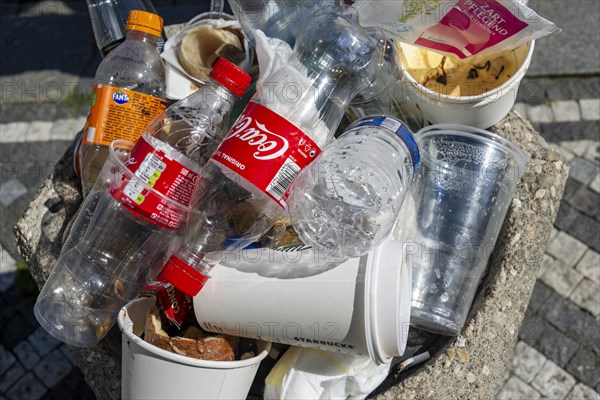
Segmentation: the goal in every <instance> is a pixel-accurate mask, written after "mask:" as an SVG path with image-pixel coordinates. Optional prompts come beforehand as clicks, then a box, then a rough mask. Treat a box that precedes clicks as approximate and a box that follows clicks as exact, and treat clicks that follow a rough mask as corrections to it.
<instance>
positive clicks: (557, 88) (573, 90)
mask: <svg viewBox="0 0 600 400" xmlns="http://www.w3.org/2000/svg"><path fill="white" fill-rule="evenodd" d="M535 81H541V82H542V84H543V86H544V88H545V90H546V93H547V95H548V99H550V100H577V99H595V98H598V97H600V78H598V77H581V76H578V77H572V78H553V79H541V80H540V79H535Z"/></svg>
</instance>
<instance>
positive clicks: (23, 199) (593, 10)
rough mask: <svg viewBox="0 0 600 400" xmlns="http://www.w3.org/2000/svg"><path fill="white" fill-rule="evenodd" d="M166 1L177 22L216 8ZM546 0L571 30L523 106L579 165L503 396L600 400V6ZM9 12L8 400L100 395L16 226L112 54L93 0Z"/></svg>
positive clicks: (551, 44) (4, 266)
mask: <svg viewBox="0 0 600 400" xmlns="http://www.w3.org/2000/svg"><path fill="white" fill-rule="evenodd" d="M153 2H154V4H155V5H156V6H157V8H158V9H159V13H160V14H161V15H163V17H164V18H165V22H166V23H167V24H171V23H177V22H183V21H185V20H187V19H189V18H191V17H192V16H194V15H196V14H198V13H200V12H201V11H202V10H203V6H202V5H201V4H202V3H203V2H201V1H191V0H186V1H181V0H177V1H175V0H173V1H157V0H154V1H153ZM529 3H530V4H532V3H533V2H532V1H530V2H529ZM534 5H535V6H536V7H535V8H536V10H537V11H538V12H539V13H540V14H541V15H543V16H544V17H546V18H548V19H550V20H552V21H553V22H555V23H556V24H557V25H559V26H560V27H561V28H563V32H562V33H559V34H555V35H553V36H551V37H548V38H544V39H542V40H540V41H538V43H536V51H535V53H534V59H533V63H532V66H531V69H530V71H529V73H528V75H527V79H526V80H525V81H524V82H523V84H522V86H521V89H520V93H519V99H518V103H517V104H516V106H515V109H516V110H517V112H519V113H520V114H521V115H522V116H523V117H526V118H528V119H529V120H530V121H531V122H532V123H533V125H534V127H535V128H536V129H537V130H538V132H540V133H541V134H542V136H543V137H544V138H545V139H546V140H547V141H548V142H550V143H553V144H555V145H557V146H558V147H559V148H560V149H561V151H562V152H563V154H564V155H565V157H566V158H567V160H568V162H569V164H570V166H571V172H570V177H569V180H568V181H567V187H566V189H565V194H564V198H563V201H562V203H561V207H560V210H559V214H558V217H557V219H556V222H555V231H554V232H553V237H552V239H551V241H550V245H549V247H548V250H547V252H546V255H545V257H544V262H543V264H542V267H541V269H540V275H539V279H538V282H537V283H536V287H535V289H534V292H533V295H532V298H531V302H530V304H529V308H528V310H527V313H526V319H525V321H524V322H523V325H522V327H521V332H520V335H519V337H520V339H521V340H520V341H519V343H518V344H517V347H516V349H515V357H514V359H513V362H512V367H511V368H510V370H509V371H507V381H506V383H505V385H504V386H503V388H502V390H501V391H500V393H499V394H498V399H511V400H513V399H537V398H549V399H600V394H599V393H600V253H599V252H600V39H599V38H600V28H598V25H597V21H599V20H600V2H598V1H597V0H577V1H570V2H558V1H551V0H547V1H540V2H538V3H535V4H534ZM204 7H206V5H205V6H204ZM0 15H1V17H0V22H1V23H0V37H1V38H2V40H1V41H0V52H1V53H2V54H3V55H4V56H3V57H2V58H0V88H1V89H0V142H1V145H0V168H1V176H0V217H1V223H0V244H1V248H0V254H1V264H0V326H2V330H1V331H0V400H4V399H11V400H17V399H19V400H21V399H26V400H29V399H32V400H35V399H54V398H57V399H58V398H60V399H61V400H66V399H70V398H73V399H93V398H94V395H93V393H92V392H91V390H90V389H89V388H88V387H87V385H86V384H85V381H84V380H83V377H82V375H81V373H80V372H79V370H78V369H77V367H76V366H74V364H73V362H72V359H71V355H70V353H69V350H68V348H67V346H66V345H64V344H61V343H60V342H57V341H56V340H54V339H52V338H51V337H50V336H49V335H48V334H46V332H45V331H44V330H43V329H41V328H40V327H39V325H38V324H37V322H36V320H35V318H34V316H33V313H32V307H33V303H34V302H35V296H36V294H37V290H36V288H35V286H34V285H33V283H32V281H31V279H30V277H29V276H28V272H27V266H26V265H24V263H22V262H21V261H20V259H19V256H18V253H17V251H16V247H15V239H14V234H13V233H12V227H13V226H14V224H15V223H16V221H17V220H18V219H19V218H20V216H21V215H22V213H23V211H24V210H25V208H26V206H27V204H28V203H29V201H30V200H31V199H32V198H33V196H34V195H35V193H36V191H37V189H38V187H39V185H40V183H41V182H42V181H43V179H44V178H45V177H46V176H47V175H48V174H49V173H50V172H51V170H52V167H53V166H54V163H55V162H56V160H57V159H58V158H59V157H60V156H61V155H62V153H63V152H64V151H65V149H66V148H67V145H68V143H69V142H70V141H71V140H72V139H73V136H74V134H75V132H77V131H78V130H79V129H80V128H81V127H82V126H83V123H84V120H85V115H86V112H87V104H86V100H85V96H84V94H85V93H89V89H90V87H91V86H90V85H91V81H92V77H93V74H94V72H95V70H96V67H97V65H98V63H99V61H100V57H99V56H98V51H97V49H96V47H95V42H94V39H93V35H92V31H91V27H90V25H89V16H88V14H87V9H86V8H85V3H83V2H74V1H73V2H57V1H46V2H25V1H22V2H18V1H17V2H3V3H0ZM64 26H67V27H68V33H65V32H67V31H65V29H64ZM582 35H583V37H585V38H586V39H585V40H582V39H581V38H582ZM42 40H43V45H41V44H40V43H42ZM86 91H87V92H86Z"/></svg>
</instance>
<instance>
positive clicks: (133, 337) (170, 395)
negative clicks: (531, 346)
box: [118, 297, 271, 399]
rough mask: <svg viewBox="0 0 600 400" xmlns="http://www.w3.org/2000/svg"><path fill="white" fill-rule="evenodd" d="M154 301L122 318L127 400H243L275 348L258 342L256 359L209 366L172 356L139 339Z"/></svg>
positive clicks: (143, 301) (137, 303) (135, 304)
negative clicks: (272, 348) (258, 371)
mask: <svg viewBox="0 0 600 400" xmlns="http://www.w3.org/2000/svg"><path fill="white" fill-rule="evenodd" d="M154 304H155V299H154V298H153V297H148V298H140V299H137V300H134V301H132V302H130V303H128V304H127V305H126V306H125V307H123V308H122V309H121V311H120V312H119V317H118V323H119V327H120V328H121V331H122V335H123V336H122V337H123V340H122V350H123V352H122V384H121V398H123V399H244V398H246V396H247V395H248V392H249V391H250V386H251V385H252V381H253V380H254V376H255V375H256V371H257V370H258V367H259V365H260V362H261V361H262V360H263V359H264V358H265V357H266V356H267V354H268V352H269V350H270V349H271V344H270V343H268V342H264V341H257V349H258V352H259V353H258V355H256V356H254V357H251V358H248V359H244V360H239V361H205V360H198V359H195V358H191V357H187V356H183V355H179V354H176V353H171V352H169V351H166V350H163V349H160V348H158V347H156V346H153V345H151V344H150V343H147V342H146V341H144V339H142V338H141V337H140V335H141V334H142V333H143V332H144V326H145V322H146V315H147V313H148V311H149V310H150V309H152V308H153V307H154Z"/></svg>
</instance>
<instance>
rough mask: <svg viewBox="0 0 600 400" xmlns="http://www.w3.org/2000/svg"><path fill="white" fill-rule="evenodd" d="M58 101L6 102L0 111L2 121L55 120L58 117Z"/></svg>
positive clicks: (0, 120)
mask: <svg viewBox="0 0 600 400" xmlns="http://www.w3.org/2000/svg"><path fill="white" fill-rule="evenodd" d="M57 109H58V105H57V104H56V103H36V104H35V106H32V105H31V103H4V104H2V112H0V123H8V122H21V121H25V122H33V121H43V122H48V121H54V120H55V119H56V111H57Z"/></svg>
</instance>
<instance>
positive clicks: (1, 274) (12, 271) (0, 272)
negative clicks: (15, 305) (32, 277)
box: [0, 218, 17, 293]
mask: <svg viewBox="0 0 600 400" xmlns="http://www.w3.org/2000/svg"><path fill="white" fill-rule="evenodd" d="M2 223H5V219H4V218H3V222H2ZM16 276H17V263H16V261H15V260H14V258H13V257H12V256H11V255H10V253H9V252H8V251H6V250H4V247H2V246H0V293H4V292H6V291H7V290H8V289H10V288H11V287H12V285H13V283H14V282H15V278H16Z"/></svg>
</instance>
